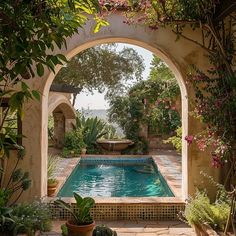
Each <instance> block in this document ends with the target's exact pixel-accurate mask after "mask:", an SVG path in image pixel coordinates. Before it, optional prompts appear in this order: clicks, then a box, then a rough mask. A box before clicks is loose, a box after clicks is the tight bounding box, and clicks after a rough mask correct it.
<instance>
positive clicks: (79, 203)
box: [54, 193, 95, 236]
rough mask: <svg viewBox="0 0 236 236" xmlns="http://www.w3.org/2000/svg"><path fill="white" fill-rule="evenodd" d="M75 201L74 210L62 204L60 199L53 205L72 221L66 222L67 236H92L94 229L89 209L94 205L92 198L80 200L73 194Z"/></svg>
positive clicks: (78, 196) (77, 195)
mask: <svg viewBox="0 0 236 236" xmlns="http://www.w3.org/2000/svg"><path fill="white" fill-rule="evenodd" d="M74 198H75V201H76V207H77V208H76V209H75V210H74V209H73V207H72V206H71V205H70V204H68V203H66V202H64V201H63V200H61V199H58V200H56V201H55V202H54V203H55V204H56V205H57V206H59V207H61V208H62V209H64V210H66V211H68V212H69V213H70V214H71V216H72V219H71V220H68V221H67V222H66V227H67V230H68V236H78V235H79V236H92V233H93V229H94V227H95V221H94V220H93V218H92V216H91V213H90V211H91V208H92V207H93V206H94V205H95V201H94V199H93V198H90V197H85V198H82V197H81V196H80V195H79V194H77V193H74Z"/></svg>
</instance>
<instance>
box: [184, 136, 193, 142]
mask: <svg viewBox="0 0 236 236" xmlns="http://www.w3.org/2000/svg"><path fill="white" fill-rule="evenodd" d="M184 139H185V140H186V141H187V142H188V144H192V143H193V139H194V137H193V135H189V136H186V137H185V138H184Z"/></svg>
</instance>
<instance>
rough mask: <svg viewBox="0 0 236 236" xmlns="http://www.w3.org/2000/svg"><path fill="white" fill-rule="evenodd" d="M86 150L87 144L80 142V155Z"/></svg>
mask: <svg viewBox="0 0 236 236" xmlns="http://www.w3.org/2000/svg"><path fill="white" fill-rule="evenodd" d="M86 152H87V145H86V144H82V145H81V155H85V154H86Z"/></svg>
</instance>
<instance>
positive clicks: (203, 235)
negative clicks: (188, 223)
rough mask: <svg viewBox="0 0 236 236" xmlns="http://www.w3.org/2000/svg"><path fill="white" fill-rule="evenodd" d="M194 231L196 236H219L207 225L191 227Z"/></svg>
mask: <svg viewBox="0 0 236 236" xmlns="http://www.w3.org/2000/svg"><path fill="white" fill-rule="evenodd" d="M193 228H194V231H195V233H196V235H197V236H219V235H220V234H218V233H217V232H216V231H215V230H213V229H212V228H211V227H210V226H209V225H204V224H201V225H193Z"/></svg>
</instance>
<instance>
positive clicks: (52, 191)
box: [48, 180, 58, 197]
mask: <svg viewBox="0 0 236 236" xmlns="http://www.w3.org/2000/svg"><path fill="white" fill-rule="evenodd" d="M57 185H58V181H57V180H56V181H55V182H53V183H48V197H52V196H53V195H54V194H55V192H56V190H57Z"/></svg>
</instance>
